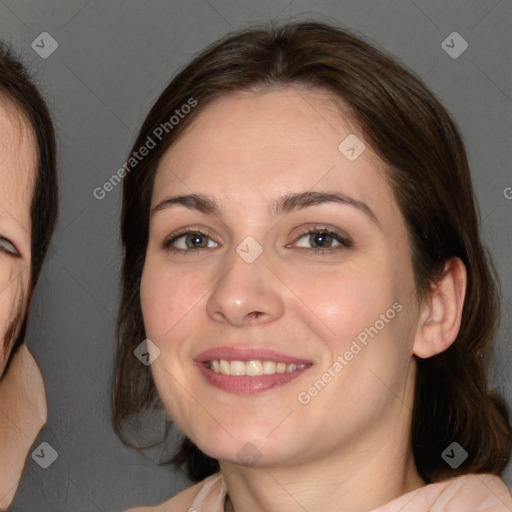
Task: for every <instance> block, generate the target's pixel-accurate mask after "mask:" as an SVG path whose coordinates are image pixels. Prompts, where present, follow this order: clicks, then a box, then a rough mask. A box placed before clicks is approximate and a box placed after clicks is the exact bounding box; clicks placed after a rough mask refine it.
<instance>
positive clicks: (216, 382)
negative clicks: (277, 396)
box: [197, 363, 311, 395]
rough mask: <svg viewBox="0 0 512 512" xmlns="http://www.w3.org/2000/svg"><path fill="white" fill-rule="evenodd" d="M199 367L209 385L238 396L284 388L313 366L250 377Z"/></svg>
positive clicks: (198, 364) (203, 366) (200, 364)
mask: <svg viewBox="0 0 512 512" xmlns="http://www.w3.org/2000/svg"><path fill="white" fill-rule="evenodd" d="M197 366H198V368H199V371H200V372H201V373H202V374H203V375H204V377H205V378H206V380H207V381H208V383H209V384H211V385H212V386H215V387H216V388H219V389H222V390H223V391H227V392H228V393H236V394H238V395H254V394H256V393H262V392H263V391H268V390H269V389H273V388H277V387H279V386H284V385H285V384H288V383H289V382H291V381H292V380H293V379H296V378H297V377H298V376H299V375H302V374H303V373H304V372H305V371H306V370H308V369H309V368H311V366H308V367H306V368H303V369H302V370H295V371H293V372H285V373H274V374H272V375H258V376H256V377H249V376H247V375H224V374H223V373H216V372H214V371H213V370H210V369H209V368H206V366H205V365H204V364H202V363H197Z"/></svg>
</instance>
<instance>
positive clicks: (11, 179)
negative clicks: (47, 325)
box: [0, 100, 36, 377]
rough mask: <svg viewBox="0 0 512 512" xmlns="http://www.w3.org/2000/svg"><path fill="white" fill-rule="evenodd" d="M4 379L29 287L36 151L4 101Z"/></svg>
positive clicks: (0, 168)
mask: <svg viewBox="0 0 512 512" xmlns="http://www.w3.org/2000/svg"><path fill="white" fill-rule="evenodd" d="M0 135H1V136H0V377H1V376H2V375H3V372H4V369H5V366H6V364H7V361H8V360H9V354H10V352H11V349H12V346H13V344H14V341H15V340H16V336H17V334H18V332H19V329H20V327H21V325H20V324H21V321H22V319H23V316H24V312H25V308H26V297H27V294H28V287H29V283H30V261H31V257H30V227H31V221H30V203H31V198H32V190H33V186H34V185H33V182H34V176H35V169H36V151H35V142H34V139H33V134H32V132H31V130H30V128H29V125H28V123H27V122H26V121H25V120H24V119H22V118H21V117H20V116H19V114H18V113H16V111H15V110H14V108H13V107H12V106H10V105H6V104H5V103H3V102H2V101H1V100H0Z"/></svg>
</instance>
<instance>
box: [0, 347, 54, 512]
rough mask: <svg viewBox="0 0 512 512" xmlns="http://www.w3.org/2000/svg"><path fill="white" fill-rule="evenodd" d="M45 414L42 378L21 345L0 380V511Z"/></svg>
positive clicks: (11, 494)
mask: <svg viewBox="0 0 512 512" xmlns="http://www.w3.org/2000/svg"><path fill="white" fill-rule="evenodd" d="M46 417H47V409H46V397H45V389H44V382H43V378H42V376H41V372H40V371H39V368H38V366H37V364H36V362H35V360H34V358H33V357H32V355H31V354H30V352H29V351H28V349H27V347H26V346H25V344H23V345H21V346H20V347H19V349H18V350H17V351H16V353H15V354H13V356H12V361H11V362H10V364H9V367H8V369H7V371H6V373H5V374H4V375H3V376H2V379H1V380H0V461H2V462H1V464H0V510H2V509H4V508H6V507H7V506H8V505H9V504H10V503H11V501H12V499H13V497H14V494H15V492H16V489H17V488H18V483H19V480H20V477H21V473H22V471H23V466H24V464H25V459H26V457H27V454H28V452H29V450H30V447H31V446H32V443H33V442H34V440H35V438H36V436H37V434H38V432H39V431H40V430H41V428H42V427H43V425H44V424H45V423H46Z"/></svg>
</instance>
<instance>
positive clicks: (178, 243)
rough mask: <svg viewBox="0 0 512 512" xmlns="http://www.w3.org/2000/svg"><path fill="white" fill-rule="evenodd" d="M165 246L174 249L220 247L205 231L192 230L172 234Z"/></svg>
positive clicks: (186, 249)
mask: <svg viewBox="0 0 512 512" xmlns="http://www.w3.org/2000/svg"><path fill="white" fill-rule="evenodd" d="M211 244H213V245H211ZM163 247H164V249H168V250H172V251H188V250H189V249H211V248H214V247H218V244H217V243H216V242H214V241H213V240H210V237H209V236H208V235H207V234H206V233H204V232H203V231H199V230H190V231H182V232H181V233H178V234H176V235H172V236H171V237H170V238H169V239H167V240H166V241H165V242H164V245H163Z"/></svg>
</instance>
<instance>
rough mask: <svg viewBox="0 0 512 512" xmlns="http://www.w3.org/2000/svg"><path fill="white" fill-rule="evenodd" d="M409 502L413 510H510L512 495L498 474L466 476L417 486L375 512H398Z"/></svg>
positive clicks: (454, 511) (412, 511)
mask: <svg viewBox="0 0 512 512" xmlns="http://www.w3.org/2000/svg"><path fill="white" fill-rule="evenodd" d="M406 505H407V507H408V508H407V510H410V512H425V511H427V510H434V508H435V510H436V512H460V511H461V510H468V511H469V510H471V511H472V512H510V511H511V510H512V496H511V495H510V491H509V490H508V489H507V486H506V485H505V482H503V480H501V478H499V477H497V476H496V475H490V474H479V475H476V474H473V475H464V476H459V477H456V478H452V479H449V480H444V481H442V482H437V483H433V484H430V485H426V486H425V487H421V488H419V489H416V490H415V491H413V492H410V493H408V494H406V495H404V496H401V497H400V498H398V499H396V500H395V501H393V502H391V503H388V504H387V505H384V506H383V507H381V508H378V509H377V510H375V511H374V512H396V511H398V510H401V509H402V507H405V506H406ZM432 507H434V508H432Z"/></svg>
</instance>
